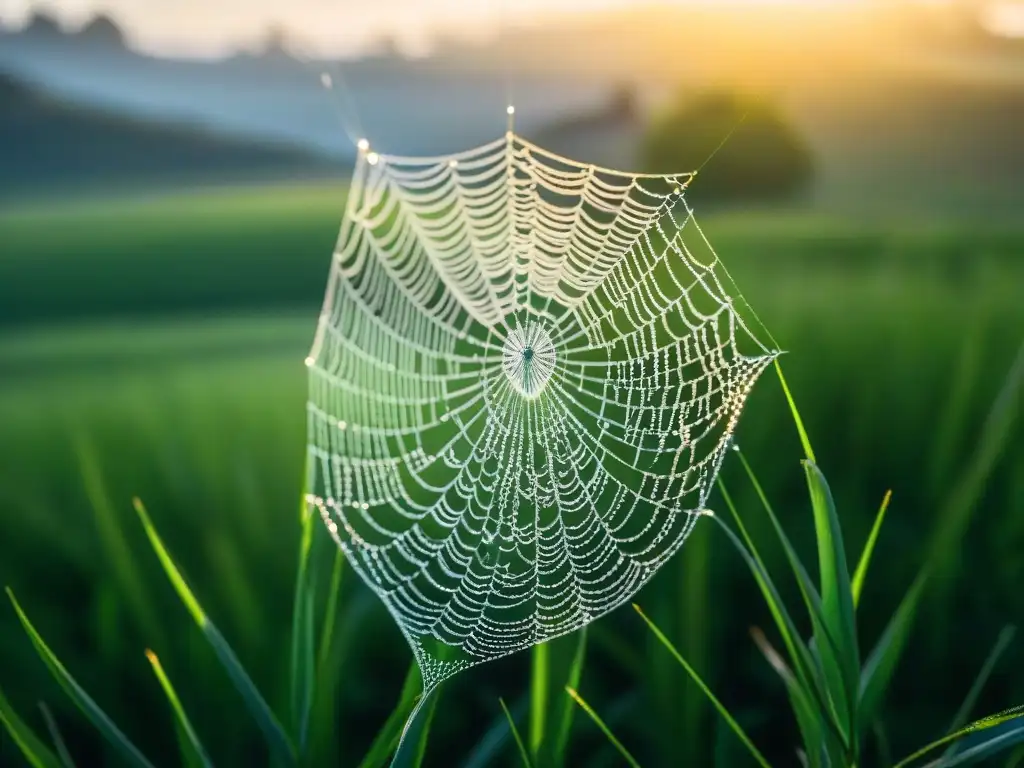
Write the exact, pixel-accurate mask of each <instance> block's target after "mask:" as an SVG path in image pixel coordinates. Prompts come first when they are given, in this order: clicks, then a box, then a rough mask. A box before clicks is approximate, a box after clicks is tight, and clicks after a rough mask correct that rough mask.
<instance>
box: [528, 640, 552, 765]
mask: <svg viewBox="0 0 1024 768" xmlns="http://www.w3.org/2000/svg"><path fill="white" fill-rule="evenodd" d="M530 660H531V664H530V668H531V672H532V675H531V678H530V754H532V755H533V756H534V757H537V755H538V754H539V753H540V748H541V746H542V745H543V744H544V728H545V726H546V725H547V719H548V687H549V685H550V682H551V681H550V678H551V671H550V670H551V647H550V646H549V645H548V644H547V643H541V644H540V645H535V646H533V649H532V650H531V652H530Z"/></svg>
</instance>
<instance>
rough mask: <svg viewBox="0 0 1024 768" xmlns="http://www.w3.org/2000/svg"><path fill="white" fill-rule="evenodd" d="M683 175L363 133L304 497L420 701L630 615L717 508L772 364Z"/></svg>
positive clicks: (318, 365) (315, 357)
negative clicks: (408, 651)
mask: <svg viewBox="0 0 1024 768" xmlns="http://www.w3.org/2000/svg"><path fill="white" fill-rule="evenodd" d="M692 178H693V174H677V175H669V176H651V175H640V174H630V173H621V172H616V171H611V170H607V169H602V168H597V167H595V166H593V165H588V164H581V163H576V162H573V161H571V160H568V159H566V158H563V157H559V156H557V155H555V154H552V153H550V152H547V151H545V150H543V149H541V148H539V147H537V146H535V145H533V144H531V143H529V142H527V141H525V140H524V139H522V138H520V137H519V136H518V135H515V134H513V133H512V132H509V133H508V134H507V135H506V136H505V138H502V139H500V140H498V141H495V142H492V143H490V144H487V145H485V146H482V147H479V148H477V149H473V150H470V151H467V152H463V153H460V154H456V155H450V156H445V157H433V158H409V157H393V156H386V155H378V154H376V153H374V152H371V151H369V148H368V147H367V146H366V145H365V143H363V144H361V146H360V154H359V158H358V160H357V163H356V168H355V172H354V178H353V182H352V188H351V191H350V194H349V199H348V203H347V209H346V213H345V216H344V221H343V225H342V230H341V234H340V237H339V241H338V246H337V250H336V253H335V257H334V259H333V262H332V266H331V272H330V278H329V282H328V286H327V292H326V297H325V300H324V305H323V311H322V314H321V317H320V323H319V327H318V329H317V334H316V339H315V342H314V344H313V348H312V350H311V352H310V356H309V358H308V360H307V364H308V365H309V369H310V376H309V382H310V390H309V404H308V419H309V457H310V466H311V476H310V479H309V483H310V486H309V487H310V492H309V495H308V496H307V500H308V502H309V503H310V504H311V505H312V506H313V507H315V509H316V510H318V511H319V514H320V515H321V516H322V517H323V520H324V522H325V523H326V525H327V527H328V529H329V530H330V532H331V534H333V536H334V537H335V538H336V539H337V541H338V544H339V545H340V546H341V547H342V549H343V550H344V552H345V555H346V556H347V558H348V560H349V562H350V563H351V564H352V566H353V567H354V568H355V570H356V571H357V572H358V573H359V574H360V576H361V577H362V578H363V579H364V580H365V581H366V583H367V584H368V585H369V586H370V587H371V589H373V590H374V592H376V593H377V595H379V597H380V599H381V600H382V601H383V602H384V604H385V605H386V606H387V608H388V610H389V611H390V613H391V615H392V616H393V617H394V619H395V621H396V622H397V623H398V626H399V627H400V628H401V630H402V632H403V634H404V635H405V637H406V639H407V640H408V642H409V645H410V646H411V647H412V650H413V653H414V654H415V657H416V660H417V662H418V664H419V667H420V670H421V671H422V674H423V685H424V689H425V691H427V692H429V691H430V690H432V689H433V688H434V687H436V686H437V684H438V683H440V682H441V681H443V680H445V679H446V678H448V677H450V676H452V675H454V674H456V673H457V672H459V671H460V670H463V669H466V668H467V667H470V666H473V665H475V664H479V663H482V662H485V661H489V660H492V659H496V658H499V657H502V656H505V655H508V654H511V653H514V652H515V651H518V650H521V649H524V648H528V647H529V646H532V645H534V644H537V643H541V642H544V641H545V640H549V639H551V638H553V637H556V636H558V635H562V634H564V633H567V632H570V631H572V630H575V629H577V628H579V627H582V626H583V625H585V624H587V623H588V622H590V621H593V620H594V619H596V618H598V617H599V616H601V615H603V614H605V613H608V612H609V611H611V610H612V609H614V608H616V607H617V606H619V605H620V604H622V603H623V602H625V601H626V600H628V599H629V598H630V597H631V596H632V595H634V594H635V593H636V592H637V590H639V589H640V587H641V586H642V585H643V584H644V583H645V582H646V581H647V580H648V579H650V578H651V577H652V576H653V575H654V574H655V573H656V572H657V570H658V568H660V567H661V565H662V564H664V563H665V561H666V560H668V559H669V558H670V557H671V556H672V555H673V553H675V552H676V550H678V549H679V548H680V546H681V545H682V544H683V542H684V541H685V540H686V537H687V535H688V534H689V533H690V531H691V530H692V529H693V527H694V525H695V524H696V522H697V520H698V519H699V517H700V515H701V513H702V511H703V510H704V508H705V503H706V501H707V498H708V494H709V492H710V489H711V486H712V482H713V481H714V478H715V476H716V473H717V472H718V469H719V466H720V465H721V463H722V460H723V457H724V456H725V453H726V451H727V449H728V447H729V445H730V441H731V439H732V435H733V431H734V429H735V427H736V422H737V419H738V418H739V416H740V412H741V411H742V409H743V406H744V403H745V401H746V399H747V395H748V394H749V392H750V391H751V388H752V387H753V385H754V382H755V381H756V380H757V378H758V376H759V375H760V374H761V373H762V372H763V371H764V369H765V367H766V366H767V365H768V364H769V363H770V362H771V361H772V360H773V359H774V358H775V356H776V354H777V353H776V352H775V351H773V350H770V349H768V348H766V347H765V346H763V345H762V344H761V343H760V342H758V341H757V339H756V338H754V336H753V334H752V333H751V332H750V331H749V330H748V327H747V325H746V324H745V322H744V318H743V317H742V316H741V314H740V312H739V311H738V307H737V305H742V301H740V300H739V297H738V294H737V293H736V292H735V291H733V295H732V296H730V292H729V291H728V290H727V286H730V287H731V286H732V283H731V280H729V279H728V275H727V273H726V272H725V270H724V267H722V265H721V263H720V261H719V260H718V258H717V256H716V255H715V253H714V251H713V250H712V249H711V247H710V245H709V244H708V242H707V240H706V239H705V237H704V235H703V234H702V232H701V230H700V227H699V226H698V225H697V223H696V221H695V219H694V218H693V214H692V211H691V209H690V208H689V206H688V204H687V203H686V201H685V199H684V192H685V190H686V187H687V185H688V184H689V183H690V181H691V180H692Z"/></svg>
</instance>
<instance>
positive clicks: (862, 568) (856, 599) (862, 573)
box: [850, 491, 892, 610]
mask: <svg viewBox="0 0 1024 768" xmlns="http://www.w3.org/2000/svg"><path fill="white" fill-rule="evenodd" d="M891 499H892V491H886V492H885V496H884V497H883V498H882V503H881V505H880V506H879V507H878V513H877V514H876V515H875V523H874V525H872V526H871V533H870V534H869V535H868V540H867V542H866V543H865V544H864V551H863V552H861V553H860V560H859V561H858V563H857V570H856V571H854V574H853V583H852V584H851V585H850V586H851V588H852V589H853V608H854V610H856V609H857V605H858V604H859V603H860V593H861V592H862V591H863V590H864V579H865V578H867V575H868V566H869V565H870V564H871V555H872V553H873V552H874V551H875V542H877V541H878V533H879V531H881V530H882V521H883V520H884V519H885V512H886V510H887V509H889V501H890V500H891Z"/></svg>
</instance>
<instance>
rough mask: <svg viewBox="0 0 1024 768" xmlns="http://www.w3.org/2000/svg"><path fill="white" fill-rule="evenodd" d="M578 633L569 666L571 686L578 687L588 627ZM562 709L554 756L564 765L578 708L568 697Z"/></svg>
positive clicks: (569, 684)
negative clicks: (574, 716)
mask: <svg viewBox="0 0 1024 768" xmlns="http://www.w3.org/2000/svg"><path fill="white" fill-rule="evenodd" d="M576 634H577V642H576V652H575V653H574V654H573V657H572V663H571V664H570V666H569V682H568V686H569V687H570V688H573V689H576V688H578V687H579V685H580V678H581V677H582V675H583V662H584V660H585V659H586V656H587V628H586V627H583V628H582V629H581V630H579V632H577V633H576ZM559 703H560V705H561V711H560V712H559V713H558V715H557V717H556V723H557V726H558V730H557V731H556V733H555V743H554V756H555V765H562V764H564V762H565V751H566V749H567V748H568V746H569V734H570V733H571V732H572V720H573V714H575V711H576V708H575V707H574V706H573V705H572V702H571V701H569V700H568V699H560V700H559Z"/></svg>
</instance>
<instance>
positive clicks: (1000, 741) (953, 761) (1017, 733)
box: [939, 723, 1024, 768]
mask: <svg viewBox="0 0 1024 768" xmlns="http://www.w3.org/2000/svg"><path fill="white" fill-rule="evenodd" d="M1021 743H1024V723H1021V724H1019V725H1014V726H1013V727H1012V728H1009V729H1007V730H1004V731H1002V732H1001V733H998V734H993V735H992V736H991V737H989V738H987V739H983V740H981V741H979V742H978V743H976V744H972V745H971V746H970V747H967V748H966V749H964V751H963V752H961V753H960V754H958V755H956V756H954V757H947V758H943V759H942V760H941V761H940V763H939V766H940V767H941V768H953V766H955V765H968V764H970V763H977V762H979V761H981V760H987V759H988V758H990V757H992V756H994V755H997V754H999V753H1000V752H1005V751H1006V750H1008V749H1010V748H1011V747H1015V746H1017V745H1018V744H1021Z"/></svg>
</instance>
